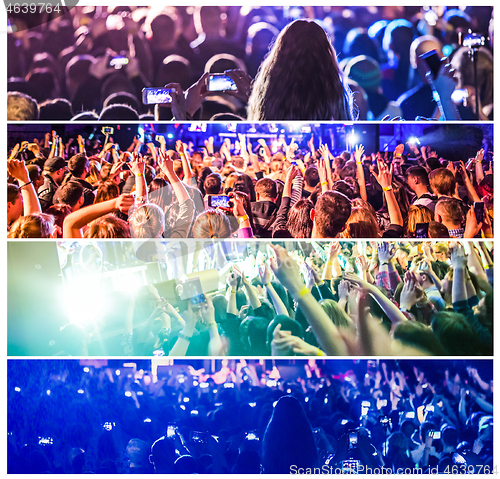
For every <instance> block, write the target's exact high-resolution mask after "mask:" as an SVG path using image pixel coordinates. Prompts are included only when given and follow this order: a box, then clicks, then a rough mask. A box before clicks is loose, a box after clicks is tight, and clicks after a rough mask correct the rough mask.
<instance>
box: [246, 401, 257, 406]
mask: <svg viewBox="0 0 500 479" xmlns="http://www.w3.org/2000/svg"><path fill="white" fill-rule="evenodd" d="M248 405H249V406H250V407H255V406H257V403H256V402H250V403H248Z"/></svg>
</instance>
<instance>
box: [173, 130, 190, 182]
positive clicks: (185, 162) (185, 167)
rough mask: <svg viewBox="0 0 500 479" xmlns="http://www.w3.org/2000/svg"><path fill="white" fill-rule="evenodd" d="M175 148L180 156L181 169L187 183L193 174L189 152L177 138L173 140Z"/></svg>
mask: <svg viewBox="0 0 500 479" xmlns="http://www.w3.org/2000/svg"><path fill="white" fill-rule="evenodd" d="M175 149H176V150H177V153H179V155H180V157H181V162H182V171H183V172H184V181H185V182H186V183H187V182H188V181H189V179H190V178H192V177H193V176H194V174H193V170H192V169H191V163H190V161H189V160H190V158H189V153H188V151H187V149H186V145H185V144H184V143H182V141H181V140H177V141H176V142H175Z"/></svg>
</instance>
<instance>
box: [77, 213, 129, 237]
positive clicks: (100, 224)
mask: <svg viewBox="0 0 500 479" xmlns="http://www.w3.org/2000/svg"><path fill="white" fill-rule="evenodd" d="M85 238H130V227H129V224H128V223H127V222H126V221H124V220H122V219H120V218H117V217H116V216H114V215H113V214H112V213H110V214H108V215H105V216H103V217H102V218H98V219H96V220H94V221H92V222H91V223H89V226H88V228H87V231H85Z"/></svg>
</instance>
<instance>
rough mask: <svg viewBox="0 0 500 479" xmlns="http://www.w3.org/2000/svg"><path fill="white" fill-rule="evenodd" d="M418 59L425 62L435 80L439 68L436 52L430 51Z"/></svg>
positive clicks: (439, 60)
mask: <svg viewBox="0 0 500 479" xmlns="http://www.w3.org/2000/svg"><path fill="white" fill-rule="evenodd" d="M419 57H420V58H421V59H422V60H425V62H426V63H427V65H428V66H429V69H430V71H431V73H432V78H433V79H434V80H435V79H436V78H437V76H438V73H439V69H440V68H441V59H440V58H439V55H438V52H437V50H430V51H428V52H425V53H422V55H420V56H419Z"/></svg>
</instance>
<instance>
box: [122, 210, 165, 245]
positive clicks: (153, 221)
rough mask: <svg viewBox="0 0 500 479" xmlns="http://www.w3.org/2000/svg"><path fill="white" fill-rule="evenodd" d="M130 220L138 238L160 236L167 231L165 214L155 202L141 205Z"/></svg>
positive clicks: (133, 231) (134, 233)
mask: <svg viewBox="0 0 500 479" xmlns="http://www.w3.org/2000/svg"><path fill="white" fill-rule="evenodd" d="M128 221H129V223H130V226H131V227H132V233H133V235H134V236H135V237H136V238H158V237H161V236H162V234H163V232H164V231H165V215H164V213H163V210H162V209H161V208H160V207H159V206H158V205H156V204H154V203H148V204H145V205H141V206H139V207H138V208H137V209H136V210H135V211H134V212H133V213H132V214H131V215H130V216H129V219H128Z"/></svg>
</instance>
